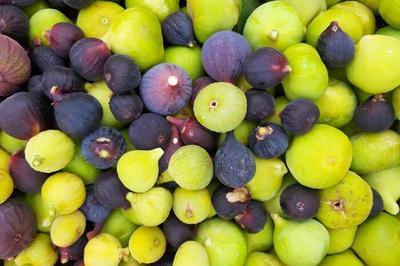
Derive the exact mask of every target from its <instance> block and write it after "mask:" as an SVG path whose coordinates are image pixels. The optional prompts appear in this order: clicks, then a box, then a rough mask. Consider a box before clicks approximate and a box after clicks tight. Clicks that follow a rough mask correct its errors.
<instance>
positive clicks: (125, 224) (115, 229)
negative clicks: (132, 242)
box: [101, 209, 138, 247]
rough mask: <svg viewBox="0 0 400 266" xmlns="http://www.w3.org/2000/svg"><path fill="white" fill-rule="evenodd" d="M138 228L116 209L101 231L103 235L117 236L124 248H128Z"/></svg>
mask: <svg viewBox="0 0 400 266" xmlns="http://www.w3.org/2000/svg"><path fill="white" fill-rule="evenodd" d="M137 228H138V226H137V225H136V224H134V223H132V222H131V221H129V219H128V218H126V217H125V216H124V214H123V213H122V211H121V210H119V209H115V210H113V211H112V212H111V213H110V215H109V216H108V217H107V219H106V221H105V222H104V225H103V227H102V229H101V233H108V234H111V235H113V236H115V237H116V238H117V239H118V240H119V242H121V244H122V246H123V247H126V246H128V243H129V238H130V237H131V235H132V233H133V232H134V231H135V230H136V229H137Z"/></svg>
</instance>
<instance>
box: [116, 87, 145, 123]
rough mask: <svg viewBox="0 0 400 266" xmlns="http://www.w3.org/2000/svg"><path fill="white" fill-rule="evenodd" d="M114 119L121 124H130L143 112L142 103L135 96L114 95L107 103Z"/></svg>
mask: <svg viewBox="0 0 400 266" xmlns="http://www.w3.org/2000/svg"><path fill="white" fill-rule="evenodd" d="M109 105H110V110H111V112H112V114H113V115H114V117H115V119H117V120H118V121H120V122H122V123H130V122H132V121H133V120H135V119H136V118H138V117H139V116H140V115H141V114H142V111H143V102H142V100H141V99H140V97H139V96H137V94H135V93H134V94H127V95H114V96H112V97H111V100H110V102H109Z"/></svg>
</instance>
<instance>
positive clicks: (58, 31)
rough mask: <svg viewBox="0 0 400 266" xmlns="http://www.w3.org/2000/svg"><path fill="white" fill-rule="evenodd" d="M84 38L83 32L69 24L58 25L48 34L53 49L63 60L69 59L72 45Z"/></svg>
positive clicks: (61, 23)
mask: <svg viewBox="0 0 400 266" xmlns="http://www.w3.org/2000/svg"><path fill="white" fill-rule="evenodd" d="M82 38H84V34H83V31H82V30H81V29H80V28H79V27H77V26H76V25H75V24H72V23H68V22H60V23H57V24H55V25H54V26H53V27H52V28H51V30H50V31H48V32H47V33H46V39H47V40H48V41H49V43H50V47H51V49H53V51H54V52H55V53H56V54H57V55H58V56H61V57H63V58H68V56H69V50H71V47H72V45H74V44H75V43H76V42H77V41H79V40H80V39H82Z"/></svg>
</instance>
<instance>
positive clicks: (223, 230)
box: [195, 218, 247, 266]
mask: <svg viewBox="0 0 400 266" xmlns="http://www.w3.org/2000/svg"><path fill="white" fill-rule="evenodd" d="M195 240H196V241H197V242H199V243H200V244H202V245H203V246H204V247H205V249H206V250H207V253H208V258H209V260H210V265H211V266H214V265H215V266H217V265H224V266H237V265H244V264H245V262H246V257H247V245H246V238H245V236H244V234H243V232H242V231H241V230H240V229H239V227H238V226H237V225H236V224H234V223H233V222H231V221H226V220H222V219H221V218H211V219H208V220H206V221H204V222H202V223H201V224H200V225H199V228H198V231H197V235H196V238H195Z"/></svg>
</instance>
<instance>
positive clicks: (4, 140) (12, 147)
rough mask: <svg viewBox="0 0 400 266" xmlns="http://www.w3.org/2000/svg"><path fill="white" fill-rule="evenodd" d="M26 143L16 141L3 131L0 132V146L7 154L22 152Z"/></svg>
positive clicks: (24, 141) (19, 140)
mask: <svg viewBox="0 0 400 266" xmlns="http://www.w3.org/2000/svg"><path fill="white" fill-rule="evenodd" d="M27 143H28V141H27V140H21V139H16V138H14V137H13V136H10V135H8V134H7V133H6V132H4V131H0V145H1V147H2V148H3V149H4V150H6V151H7V152H8V153H9V154H13V153H14V152H17V151H19V150H23V149H24V148H25V146H26V144H27Z"/></svg>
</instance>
